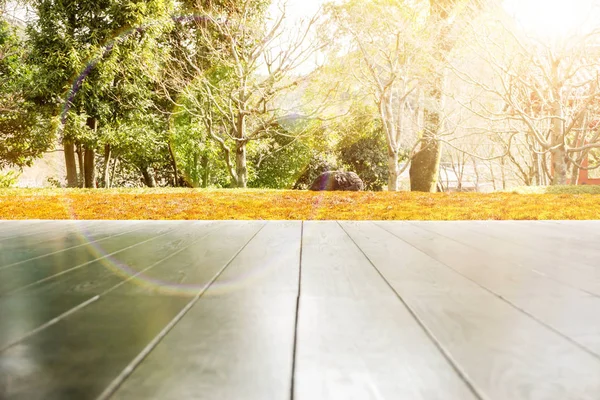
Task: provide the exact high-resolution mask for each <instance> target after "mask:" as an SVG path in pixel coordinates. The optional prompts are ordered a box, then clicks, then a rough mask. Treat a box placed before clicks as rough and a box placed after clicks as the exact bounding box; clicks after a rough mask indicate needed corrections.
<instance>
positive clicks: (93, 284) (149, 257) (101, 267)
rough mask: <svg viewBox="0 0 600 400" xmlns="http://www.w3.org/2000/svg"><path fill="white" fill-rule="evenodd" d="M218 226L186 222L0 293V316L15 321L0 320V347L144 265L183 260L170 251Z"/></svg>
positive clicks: (91, 298) (143, 268)
mask: <svg viewBox="0 0 600 400" xmlns="http://www.w3.org/2000/svg"><path fill="white" fill-rule="evenodd" d="M156 228H157V229H158V228H159V227H158V226H157V227H156ZM218 228H219V226H218V225H216V224H214V223H208V222H200V223H190V224H186V226H184V227H182V228H180V229H177V230H176V231H174V232H170V234H169V236H168V237H165V238H162V240H161V241H160V243H157V242H155V241H149V242H146V243H144V244H142V245H140V246H138V247H134V248H131V249H128V250H126V251H124V252H122V253H119V254H117V255H116V256H115V258H113V259H111V260H100V261H98V262H95V263H91V264H89V265H87V266H85V267H84V268H80V269H77V270H73V271H71V272H69V273H68V274H64V275H60V276H57V277H56V278H54V279H49V280H46V281H44V282H41V283H40V284H38V285H32V286H30V287H28V288H26V289H25V290H23V291H21V292H18V293H16V294H14V295H9V296H5V297H0V320H6V321H14V322H15V323H14V324H10V325H8V324H7V325H2V326H0V349H3V348H5V347H6V346H8V345H10V344H12V343H14V342H15V341H17V340H18V339H20V338H22V337H24V336H25V335H27V334H28V332H30V331H31V330H34V329H37V328H38V327H40V326H42V325H44V324H46V323H48V322H49V321H51V320H52V319H54V318H58V317H60V316H61V315H63V314H64V313H68V312H70V310H71V309H73V308H75V307H79V306H80V305H81V304H83V303H85V302H89V301H92V300H93V299H94V298H97V297H98V296H99V295H103V294H105V293H106V292H108V291H110V290H113V289H115V288H116V287H117V286H118V285H120V284H122V283H124V282H125V281H126V280H127V279H134V278H135V275H136V274H138V273H140V272H142V271H145V270H146V269H149V268H150V269H151V268H153V267H156V268H159V267H161V264H162V265H164V264H169V262H175V263H178V265H186V264H185V263H184V262H185V259H184V257H185V256H186V253H183V254H181V255H179V257H178V258H174V257H173V256H175V255H178V253H179V252H183V251H184V250H185V249H186V248H187V247H188V246H191V245H192V244H194V243H195V242H197V241H198V240H203V239H205V238H206V236H207V235H209V234H210V233H211V232H213V231H215V230H216V229H218ZM219 238H220V237H219ZM192 261H193V262H195V261H196V259H194V260H192ZM179 263H181V264H179ZM169 265H170V264H169ZM173 269H174V268H173ZM137 282H144V283H145V284H149V283H151V282H152V280H151V279H147V277H145V276H144V280H142V279H141V277H140V278H138V281H137Z"/></svg>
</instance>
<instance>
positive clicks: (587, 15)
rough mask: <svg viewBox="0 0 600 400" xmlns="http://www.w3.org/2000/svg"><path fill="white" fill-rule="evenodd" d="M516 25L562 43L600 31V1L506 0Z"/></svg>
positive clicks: (506, 6)
mask: <svg viewBox="0 0 600 400" xmlns="http://www.w3.org/2000/svg"><path fill="white" fill-rule="evenodd" d="M504 5H505V9H506V10H507V12H508V13H509V14H511V15H512V16H514V18H515V19H516V21H517V23H519V24H520V25H521V26H522V27H523V28H524V29H526V30H527V31H529V32H530V33H531V34H534V35H536V36H539V37H540V38H542V39H562V38H566V37H568V36H571V35H577V34H583V33H587V32H590V31H592V30H594V29H598V28H600V19H599V16H600V1H598V0H505V1H504Z"/></svg>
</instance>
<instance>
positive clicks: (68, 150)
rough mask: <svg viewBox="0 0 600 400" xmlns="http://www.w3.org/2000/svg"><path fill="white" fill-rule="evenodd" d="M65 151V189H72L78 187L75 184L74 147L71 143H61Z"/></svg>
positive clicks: (76, 183)
mask: <svg viewBox="0 0 600 400" xmlns="http://www.w3.org/2000/svg"><path fill="white" fill-rule="evenodd" d="M63 148H64V150H65V166H66V170H67V187H70V188H74V187H77V186H78V182H77V164H75V146H74V145H73V143H72V142H67V141H63Z"/></svg>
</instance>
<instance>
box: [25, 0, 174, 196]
mask: <svg viewBox="0 0 600 400" xmlns="http://www.w3.org/2000/svg"><path fill="white" fill-rule="evenodd" d="M31 5H32V7H33V8H34V10H35V12H36V14H37V19H36V20H35V21H34V22H32V23H31V24H30V25H29V27H28V37H29V40H28V41H29V45H30V46H31V48H32V54H31V57H30V60H31V63H32V65H34V66H35V68H36V77H35V88H36V91H37V95H36V96H35V98H34V99H35V101H36V103H37V104H38V106H42V107H46V108H48V109H50V110H52V111H51V112H53V113H55V114H58V112H59V110H60V109H61V106H62V111H61V115H60V118H61V124H62V128H63V129H62V138H61V139H62V142H63V146H64V150H65V153H64V154H65V162H66V167H67V181H68V185H69V186H75V185H77V180H78V179H77V176H76V162H75V152H76V151H75V149H76V150H77V153H78V159H79V167H80V176H81V177H82V178H83V179H82V181H83V183H84V185H85V186H86V187H95V186H96V166H95V152H96V149H97V147H98V146H99V144H100V142H101V138H102V135H103V133H104V132H105V128H106V127H108V126H109V125H110V124H111V123H113V124H114V123H116V120H117V119H118V118H120V117H121V116H120V115H119V113H121V111H120V110H128V109H135V108H138V107H139V102H137V99H136V96H137V95H138V94H139V93H143V91H142V90H140V89H141V85H136V84H131V82H132V81H136V80H137V79H140V78H141V79H144V75H141V74H139V71H140V69H139V68H131V67H132V65H139V63H142V62H143V61H144V58H147V57H148V56H151V55H152V54H153V52H151V51H149V50H148V48H149V47H151V46H152V45H153V37H154V36H155V33H156V31H160V29H162V28H161V27H162V24H154V25H152V24H148V25H144V24H146V23H147V22H148V21H149V20H155V19H158V20H160V19H163V20H164V18H165V16H166V15H167V14H168V13H169V10H170V2H169V1H167V0H164V1H163V0H152V1H142V0H130V1H116V0H99V1H90V0H86V1H60V0H32V1H31ZM127 29H129V32H128V33H127V34H126V35H122V36H119V32H122V31H123V30H127ZM132 60H135V62H133V61H132ZM136 63H137V64H136ZM126 105H130V107H126ZM105 149H106V150H107V151H108V152H110V150H111V147H110V146H108V147H105ZM109 154H110V153H109ZM108 158H109V157H108ZM107 164H108V163H107ZM105 172H106V171H105ZM104 175H105V176H106V173H105V174H104Z"/></svg>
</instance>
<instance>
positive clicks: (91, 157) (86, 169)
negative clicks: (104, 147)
mask: <svg viewBox="0 0 600 400" xmlns="http://www.w3.org/2000/svg"><path fill="white" fill-rule="evenodd" d="M95 156H96V152H95V151H94V149H93V148H92V147H89V146H85V154H84V158H83V176H84V179H85V187H86V188H95V187H96V159H95V158H96V157H95Z"/></svg>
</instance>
